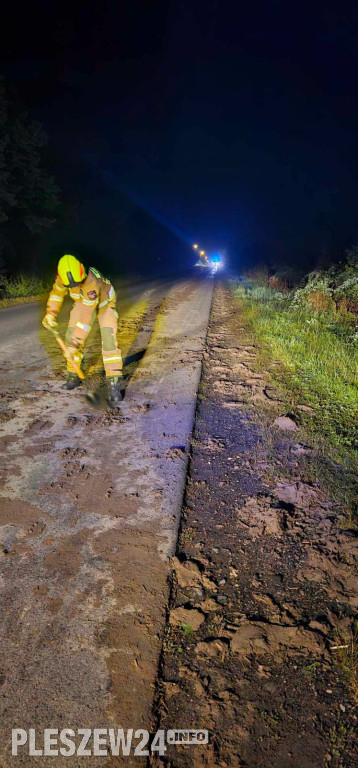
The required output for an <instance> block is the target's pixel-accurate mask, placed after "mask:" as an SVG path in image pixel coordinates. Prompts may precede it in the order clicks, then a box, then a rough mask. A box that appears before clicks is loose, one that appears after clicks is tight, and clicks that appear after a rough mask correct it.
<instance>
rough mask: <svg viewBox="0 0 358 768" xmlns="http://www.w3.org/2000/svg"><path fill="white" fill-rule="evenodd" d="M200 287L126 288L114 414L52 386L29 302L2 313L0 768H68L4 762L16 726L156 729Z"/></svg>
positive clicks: (205, 313)
mask: <svg viewBox="0 0 358 768" xmlns="http://www.w3.org/2000/svg"><path fill="white" fill-rule="evenodd" d="M212 291H213V284H212V282H210V281H205V280H201V281H195V280H181V281H179V282H178V283H174V284H173V283H171V284H170V283H163V284H160V285H159V284H151V285H150V286H148V285H143V286H137V288H136V296H135V301H134V302H133V300H132V299H133V297H129V299H128V301H127V305H126V309H125V311H124V314H123V316H122V318H121V330H120V338H121V339H122V342H121V343H122V346H123V344H124V348H125V349H124V351H125V353H126V354H127V362H128V365H127V369H128V372H129V374H130V380H129V384H128V386H127V391H126V397H125V400H124V402H123V404H122V407H121V410H120V412H119V413H117V412H113V411H109V410H93V409H91V408H90V407H89V406H88V404H87V403H86V402H85V399H84V396H83V392H82V391H81V390H76V391H75V392H72V393H67V392H63V391H62V390H61V382H62V374H63V362H62V359H61V357H60V354H59V351H58V349H57V348H56V344H55V342H54V341H53V339H52V337H51V336H50V334H46V331H44V330H43V329H42V328H41V326H40V318H41V308H40V307H39V306H36V305H24V306H21V307H16V308H11V309H7V310H3V311H2V312H0V325H1V328H2V329H5V330H3V331H2V339H3V340H4V339H5V342H4V341H3V343H2V349H1V361H0V397H1V401H0V402H1V411H0V419H1V421H0V446H1V449H2V452H3V459H2V462H1V478H0V479H1V505H0V590H1V604H2V611H1V614H0V643H1V648H2V656H1V661H0V667H1V668H0V685H1V689H0V690H1V699H0V764H1V766H2V768H7V766H15V765H16V766H19V765H26V766H32V765H36V766H49V765H51V766H58V765H59V766H61V765H68V764H69V763H68V758H66V757H64V756H61V755H59V756H58V757H55V758H53V757H52V758H49V757H45V756H41V755H39V756H36V757H32V756H29V754H28V751H26V749H24V750H21V752H20V754H19V756H18V757H16V758H15V757H11V728H12V727H15V726H16V727H23V728H25V729H29V728H36V729H37V731H38V732H39V733H41V731H42V729H43V728H59V729H61V728H73V729H74V730H75V731H76V730H77V729H78V728H95V727H97V728H100V727H123V728H130V727H132V728H134V729H137V728H141V727H143V728H146V729H148V730H151V729H152V727H153V723H152V704H153V696H154V691H155V681H156V676H157V669H158V660H159V654H160V650H161V645H162V639H163V629H164V625H165V619H166V607H167V601H168V577H169V575H170V572H171V555H172V554H173V552H174V549H175V543H176V538H177V531H178V524H179V518H180V511H181V503H182V494H183V488H184V482H185V476H186V468H187V458H188V451H189V446H190V436H191V432H192V426H193V420H194V413H195V403H196V393H197V388H198V384H199V381H200V373H201V360H202V352H203V347H204V343H205V337H206V328H207V323H208V318H209V312H210V306H211V299H212ZM64 320H65V316H64ZM39 329H40V330H39ZM11 334H12V336H11ZM96 343H97V342H96V338H94V340H93V342H92V346H94V347H95V346H96ZM88 386H91V380H89V383H88ZM40 741H41V737H40ZM40 748H41V744H40ZM143 761H144V762H143ZM75 764H76V765H77V763H74V764H73V765H75ZM121 764H122V763H121V761H120V759H119V758H115V759H111V758H108V760H107V759H106V760H105V761H104V760H103V758H96V757H92V758H91V760H90V765H91V768H92V767H95V768H96V766H97V765H101V766H102V765H106V766H107V765H108V766H109V765H121ZM125 764H126V765H136V766H138V765H142V764H145V759H144V758H143V760H142V759H141V758H139V759H138V758H133V761H132V758H125Z"/></svg>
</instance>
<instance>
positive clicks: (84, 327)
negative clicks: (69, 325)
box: [76, 321, 91, 331]
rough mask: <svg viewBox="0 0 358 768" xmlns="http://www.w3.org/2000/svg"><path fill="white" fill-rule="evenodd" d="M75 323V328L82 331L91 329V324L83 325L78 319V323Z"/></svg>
mask: <svg viewBox="0 0 358 768" xmlns="http://www.w3.org/2000/svg"><path fill="white" fill-rule="evenodd" d="M76 325H77V328H82V330H83V331H90V330H91V326H90V325H85V324H84V323H80V322H79V321H78V323H76Z"/></svg>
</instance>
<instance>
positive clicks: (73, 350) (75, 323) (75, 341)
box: [66, 301, 123, 376]
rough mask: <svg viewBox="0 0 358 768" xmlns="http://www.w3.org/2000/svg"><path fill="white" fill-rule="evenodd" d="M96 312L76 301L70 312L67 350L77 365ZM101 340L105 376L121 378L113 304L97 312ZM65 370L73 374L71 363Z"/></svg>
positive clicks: (79, 363) (68, 363)
mask: <svg viewBox="0 0 358 768" xmlns="http://www.w3.org/2000/svg"><path fill="white" fill-rule="evenodd" d="M95 313H96V310H94V311H93V308H92V307H88V306H85V305H84V304H82V302H81V301H77V302H76V303H75V304H74V305H73V307H72V310H71V314H70V319H69V323H68V328H67V332H66V346H67V349H68V351H69V353H70V355H71V357H72V358H73V360H74V361H75V362H76V363H77V365H81V362H82V357H83V347H84V344H85V341H86V338H87V336H88V334H89V332H90V330H91V327H92V322H93V319H94V317H95ZM97 317H98V322H99V327H100V330H101V339H102V357H103V364H104V369H105V372H106V376H121V374H122V367H123V363H122V356H121V352H120V349H119V348H118V345H117V319H118V314H117V312H116V309H115V306H114V303H112V302H111V304H107V306H106V307H103V309H99V310H98V312H97ZM67 370H68V371H70V372H71V373H75V371H74V368H73V366H71V363H70V362H69V361H67Z"/></svg>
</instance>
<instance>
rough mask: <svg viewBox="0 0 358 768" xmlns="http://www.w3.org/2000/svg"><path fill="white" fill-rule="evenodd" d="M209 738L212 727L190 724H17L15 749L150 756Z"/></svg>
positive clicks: (38, 754) (34, 754) (43, 753)
mask: <svg viewBox="0 0 358 768" xmlns="http://www.w3.org/2000/svg"><path fill="white" fill-rule="evenodd" d="M133 740H134V742H137V743H133ZM208 742H209V733H208V731H206V730H194V729H189V728H184V729H181V730H180V729H175V730H174V729H171V730H168V731H164V730H159V731H157V732H156V733H155V734H154V735H153V734H150V733H149V731H147V730H145V729H144V728H139V729H137V730H134V729H133V728H128V730H126V731H125V730H123V728H118V729H115V728H94V729H93V730H92V729H91V728H78V729H77V730H76V731H75V730H73V728H63V729H62V730H59V729H58V728H45V729H44V731H43V732H42V733H41V734H40V733H39V732H38V731H37V732H36V730H35V728H29V730H28V731H27V730H25V729H24V728H13V729H12V738H11V753H12V755H13V756H14V757H17V756H19V755H24V754H25V753H27V754H28V755H29V757H42V756H45V757H58V755H62V756H63V757H73V756H74V755H76V756H77V757H107V756H108V755H113V756H114V757H118V756H119V755H122V756H123V757H128V756H129V755H131V754H133V755H134V756H135V757H149V756H150V755H151V754H155V753H156V754H157V755H159V756H163V755H165V752H166V751H167V746H166V744H169V745H171V746H172V745H177V746H180V745H182V746H184V745H187V746H188V745H190V746H201V745H203V744H208Z"/></svg>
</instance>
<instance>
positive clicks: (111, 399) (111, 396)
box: [107, 376, 123, 408]
mask: <svg viewBox="0 0 358 768" xmlns="http://www.w3.org/2000/svg"><path fill="white" fill-rule="evenodd" d="M121 384H122V377H121V376H108V377H107V392H108V403H109V405H110V406H111V408H118V406H119V404H120V403H121V402H122V400H123V393H122V391H121Z"/></svg>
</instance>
